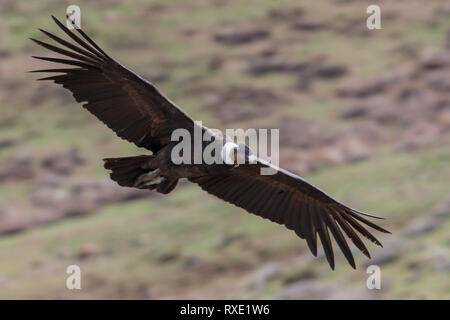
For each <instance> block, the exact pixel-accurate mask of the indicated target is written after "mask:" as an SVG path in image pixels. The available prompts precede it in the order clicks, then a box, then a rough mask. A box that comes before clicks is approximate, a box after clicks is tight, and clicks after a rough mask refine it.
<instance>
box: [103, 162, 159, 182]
mask: <svg viewBox="0 0 450 320" xmlns="http://www.w3.org/2000/svg"><path fill="white" fill-rule="evenodd" d="M152 157H153V156H148V155H141V156H135V157H123V158H107V159H103V161H104V162H105V163H104V167H105V169H107V170H111V173H110V174H109V176H110V177H111V179H112V180H114V181H116V182H117V183H118V184H119V185H120V186H123V187H134V184H135V183H136V180H137V178H138V177H139V176H140V175H141V174H144V173H147V172H149V171H150V170H151V169H150V168H149V167H148V163H149V162H150V160H151V159H152Z"/></svg>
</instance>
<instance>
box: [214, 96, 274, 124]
mask: <svg viewBox="0 0 450 320" xmlns="http://www.w3.org/2000/svg"><path fill="white" fill-rule="evenodd" d="M281 102H283V100H282V99H281V98H279V97H278V96H277V95H275V93H274V92H272V91H269V90H262V89H254V88H250V87H248V88H246V87H232V88H230V89H228V90H227V91H226V92H225V93H223V94H221V95H219V94H218V95H216V96H215V97H214V98H213V99H212V100H210V101H209V103H208V105H209V108H213V109H214V111H215V113H216V115H217V116H218V117H219V119H220V120H221V121H223V122H224V123H229V122H236V121H244V120H249V119H252V118H254V117H259V116H262V115H264V116H267V115H269V114H271V113H272V112H273V110H274V106H277V107H279V106H280V103H281Z"/></svg>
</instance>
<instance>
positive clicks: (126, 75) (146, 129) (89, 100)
mask: <svg viewBox="0 0 450 320" xmlns="http://www.w3.org/2000/svg"><path fill="white" fill-rule="evenodd" d="M52 18H53V20H54V21H55V22H56V24H57V25H58V26H59V27H60V28H61V29H62V31H63V32H64V33H65V34H66V35H67V36H68V37H69V38H70V39H71V40H73V42H69V41H67V40H64V39H62V38H60V37H58V36H56V35H54V34H51V33H49V32H47V31H44V30H41V29H40V31H42V32H43V33H44V34H45V35H46V36H48V37H49V38H50V39H51V40H53V41H54V42H56V43H57V44H59V46H57V45H53V44H50V43H47V42H43V41H40V40H36V39H31V40H33V41H34V42H35V43H37V44H39V45H41V46H43V47H44V48H46V49H48V50H50V51H53V52H56V53H58V54H60V55H62V56H64V57H59V58H54V57H36V56H34V57H33V58H36V59H41V60H45V61H49V62H53V63H57V64H62V65H64V66H65V67H66V68H55V69H45V70H36V71H31V72H45V73H56V75H51V76H48V77H45V78H41V79H39V80H52V81H54V82H55V83H57V84H60V85H62V86H63V87H64V88H66V89H68V90H70V91H71V92H72V94H73V96H74V97H75V100H76V101H77V102H82V103H83V108H85V109H87V110H88V111H89V112H91V113H92V114H93V115H95V116H96V117H97V118H98V119H99V120H100V121H102V122H103V123H104V124H106V125H107V126H108V127H109V128H110V129H111V130H113V131H114V132H115V133H116V134H117V136H119V137H120V138H122V139H125V140H127V141H129V142H132V143H134V144H136V145H137V146H138V147H141V148H145V149H147V150H149V151H151V152H152V153H151V154H149V155H141V156H134V157H124V158H110V159H104V167H105V168H106V169H108V170H111V173H110V177H111V179H112V180H114V181H116V182H117V183H118V184H119V185H121V186H126V187H135V188H141V189H149V190H154V189H156V190H157V191H158V192H160V193H164V194H167V193H169V192H170V191H172V190H173V189H174V188H175V186H176V184H177V182H178V180H179V179H181V178H187V179H188V180H189V181H190V182H192V183H196V184H198V185H199V186H200V187H201V188H202V189H203V190H205V191H206V192H208V193H210V194H213V195H215V196H216V197H218V198H220V199H222V200H224V201H226V202H229V203H232V204H234V205H236V206H238V207H240V208H243V209H245V210H246V211H248V212H250V213H253V214H255V215H258V216H260V217H263V218H266V219H269V220H271V221H273V222H276V223H279V224H282V225H284V226H286V227H287V228H288V229H291V230H293V231H294V232H295V233H296V234H297V235H298V236H299V237H300V238H302V239H305V240H306V242H307V244H308V246H309V249H310V250H311V252H312V253H313V255H315V256H316V255H317V237H319V239H320V241H321V243H322V246H323V249H324V252H325V256H326V258H327V260H328V262H329V264H330V266H331V268H332V269H334V253H333V247H332V241H331V236H332V237H334V239H335V242H336V243H337V245H338V246H339V247H340V249H341V251H342V252H343V254H344V256H345V258H346V259H347V260H348V262H349V264H350V265H351V266H352V267H353V268H355V261H354V258H353V254H352V251H351V249H350V247H349V245H348V243H347V238H348V239H350V240H351V242H353V244H354V245H355V246H356V248H358V249H359V250H360V251H361V252H362V253H363V254H365V255H366V256H367V257H369V258H370V254H369V251H368V250H367V247H366V246H365V244H364V243H363V241H362V240H361V238H360V235H362V236H363V237H365V238H367V239H369V240H370V241H372V242H373V243H375V244H377V245H379V246H381V243H380V242H379V241H378V240H377V239H376V238H375V236H373V235H372V233H370V232H369V231H368V230H367V229H366V226H368V227H370V228H372V229H375V230H377V231H380V232H386V233H388V231H386V230H385V229H383V228H381V227H379V226H378V225H376V224H375V223H373V222H371V221H369V220H368V219H367V217H369V218H379V217H376V216H372V215H369V214H366V213H363V212H360V211H357V210H355V209H352V208H350V207H347V206H346V205H344V204H342V203H340V202H339V201H337V200H334V199H333V198H331V197H330V196H329V195H327V194H326V193H325V192H323V191H322V190H320V189H318V188H316V187H315V186H313V185H312V184H310V183H309V182H307V181H306V180H304V179H303V178H301V177H299V176H297V175H295V174H293V173H291V172H288V171H286V170H283V169H281V168H278V167H275V166H274V165H273V164H270V163H268V162H265V161H264V160H262V159H260V158H257V156H256V155H254V154H253V153H252V151H251V150H250V149H249V148H248V147H247V146H244V147H243V148H242V145H236V144H234V145H232V147H231V148H230V144H229V143H226V144H225V145H226V146H227V149H226V150H225V152H227V153H229V152H231V153H230V154H232V157H233V158H232V159H233V161H237V158H238V157H237V155H240V156H241V157H244V159H245V163H244V164H241V165H233V164H236V163H232V164H229V163H222V164H219V163H218V164H209V165H208V164H186V163H185V164H178V165H176V164H174V163H173V162H172V161H171V150H172V148H173V147H174V142H173V141H171V134H172V132H173V131H174V130H175V129H178V128H184V129H186V130H188V132H193V131H194V130H195V129H197V130H198V129H200V130H202V132H205V131H209V130H210V129H208V128H207V127H204V126H201V125H200V124H198V123H197V122H194V121H193V119H192V118H191V117H190V116H189V115H187V114H186V113H185V112H184V111H183V110H181V109H180V108H179V107H178V106H176V105H175V104H174V103H173V102H171V101H170V100H169V99H168V98H166V97H165V96H164V95H163V94H162V93H161V92H159V91H158V89H157V88H156V87H155V86H154V85H153V84H152V83H150V82H149V81H147V80H145V79H143V78H141V77H140V76H138V75H137V74H135V73H134V72H132V71H130V70H128V69H127V68H125V67H124V66H123V65H121V64H120V63H119V62H117V61H116V60H114V59H113V58H111V57H110V56H109V55H108V54H107V53H106V52H105V51H103V50H102V49H101V48H100V47H99V46H98V45H97V44H96V43H95V42H94V41H93V40H92V39H91V38H89V37H88V36H87V35H86V34H85V33H84V32H83V31H82V30H81V29H76V28H75V30H76V31H70V30H69V29H68V28H67V27H66V26H64V25H63V24H62V23H61V22H60V21H58V20H57V19H56V18H55V17H53V16H52ZM70 39H69V40H70ZM214 138H215V139H223V141H224V142H225V141H227V137H226V135H224V134H218V133H217V132H216V133H214ZM264 167H266V168H267V167H272V168H273V169H275V170H276V173H275V174H273V175H261V174H260V169H261V168H264Z"/></svg>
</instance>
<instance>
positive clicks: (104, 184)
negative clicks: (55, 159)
mask: <svg viewBox="0 0 450 320" xmlns="http://www.w3.org/2000/svg"><path fill="white" fill-rule="evenodd" d="M52 179H53V180H54V181H46V180H51V179H49V178H44V179H43V180H41V181H39V182H38V183H37V185H36V188H35V189H34V190H33V191H32V192H31V196H30V198H29V200H28V201H21V202H13V203H8V204H7V205H4V206H3V207H1V208H0V234H6V233H11V232H18V231H23V230H26V229H29V228H32V227H36V226H38V225H41V224H46V223H50V222H54V221H58V220H60V219H63V218H66V217H71V216H78V215H85V214H90V213H93V212H97V211H98V210H99V209H100V208H102V207H103V206H106V205H108V204H111V203H117V202H122V201H129V200H134V199H138V198H142V197H149V196H152V195H154V194H152V193H149V192H148V191H146V190H139V189H132V188H122V187H120V186H118V185H116V183H115V182H113V181H104V180H102V181H100V182H99V181H78V182H75V183H73V184H72V187H71V188H69V186H68V185H67V184H66V185H64V184H62V183H61V182H60V181H58V180H57V178H54V176H53V178H52Z"/></svg>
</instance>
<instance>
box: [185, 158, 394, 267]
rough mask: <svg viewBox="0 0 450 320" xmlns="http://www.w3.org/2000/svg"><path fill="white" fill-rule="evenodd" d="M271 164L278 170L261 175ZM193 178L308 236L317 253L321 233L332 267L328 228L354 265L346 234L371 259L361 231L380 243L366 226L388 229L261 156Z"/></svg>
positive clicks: (304, 236)
mask: <svg viewBox="0 0 450 320" xmlns="http://www.w3.org/2000/svg"><path fill="white" fill-rule="evenodd" d="M268 166H271V167H272V168H274V169H276V170H277V173H276V174H274V175H261V174H260V169H261V168H263V167H268ZM190 181H192V182H195V183H197V184H198V185H199V186H200V187H201V188H202V189H203V190H205V191H207V192H209V193H211V194H213V195H215V196H217V197H219V198H221V199H222V200H225V201H227V202H230V203H232V204H234V205H236V206H238V207H241V208H243V209H245V210H247V211H248V212H250V213H253V214H256V215H259V216H261V217H263V218H266V219H269V220H271V221H273V222H276V223H279V224H283V225H285V226H286V227H287V228H288V229H291V230H294V231H295V233H296V234H297V235H298V236H299V237H300V238H302V239H306V241H307V243H308V246H309V248H310V250H311V252H312V253H313V254H314V255H315V256H316V255H317V235H319V238H320V240H321V242H322V245H323V248H324V252H325V255H326V258H327V260H328V263H329V264H330V266H331V268H332V269H334V254H333V247H332V243H331V237H330V233H329V231H330V232H331V234H332V235H333V237H334V238H335V240H336V243H337V244H338V245H339V247H340V248H341V250H342V252H343V253H344V255H345V257H346V258H347V260H348V262H349V263H350V265H351V266H352V267H353V268H355V261H354V258H353V255H352V252H351V250H350V248H349V246H348V244H347V240H346V238H345V237H344V234H345V235H347V237H348V238H350V239H351V241H352V242H353V243H354V244H355V246H356V247H357V248H358V249H359V250H361V251H362V252H363V253H364V254H365V255H366V256H367V257H369V258H370V254H369V251H368V250H367V248H366V246H365V245H364V243H363V242H362V240H361V239H360V237H359V235H358V233H359V234H361V235H363V236H364V237H366V238H367V239H369V240H371V241H372V242H374V243H375V244H377V245H379V246H381V243H380V242H379V241H378V240H377V239H376V238H375V237H374V236H373V235H372V234H371V233H370V232H369V231H367V230H366V228H364V227H363V224H365V225H367V226H369V227H371V228H373V229H376V230H378V231H381V232H387V233H389V231H387V230H384V229H383V228H381V227H379V226H377V225H376V224H374V223H372V222H370V221H368V220H367V219H365V218H363V217H362V216H369V217H373V218H378V217H375V216H371V215H368V214H365V213H362V212H359V211H356V210H354V209H352V208H349V207H347V206H345V205H343V204H342V203H340V202H338V201H336V200H334V199H333V198H331V197H330V196H328V195H327V194H326V193H325V192H323V191H321V190H320V189H318V188H316V187H315V186H313V185H312V184H310V183H308V182H307V181H306V180H304V179H302V178H301V177H299V176H296V175H294V174H292V173H290V172H288V171H286V170H283V169H280V168H276V167H274V166H272V165H271V164H269V163H267V162H265V161H263V160H259V161H258V163H257V164H246V165H240V166H238V167H237V168H234V169H232V170H230V171H228V172H226V173H221V174H216V175H210V176H202V177H197V178H191V179H190Z"/></svg>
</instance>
